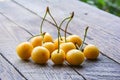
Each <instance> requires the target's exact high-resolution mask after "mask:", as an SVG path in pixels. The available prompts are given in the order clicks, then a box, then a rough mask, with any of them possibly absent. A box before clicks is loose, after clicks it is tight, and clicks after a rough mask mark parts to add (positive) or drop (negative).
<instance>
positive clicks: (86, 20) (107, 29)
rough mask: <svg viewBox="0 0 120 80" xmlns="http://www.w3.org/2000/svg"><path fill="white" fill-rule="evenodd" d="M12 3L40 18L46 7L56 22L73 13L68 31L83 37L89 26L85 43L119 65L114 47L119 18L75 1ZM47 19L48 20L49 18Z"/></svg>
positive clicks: (119, 52)
mask: <svg viewBox="0 0 120 80" xmlns="http://www.w3.org/2000/svg"><path fill="white" fill-rule="evenodd" d="M13 2H15V3H16V4H19V5H20V6H21V7H24V8H26V9H27V10H29V11H30V12H32V13H34V14H36V15H38V16H40V17H42V16H43V14H44V12H45V8H46V6H49V7H50V9H52V10H51V12H52V14H53V15H54V17H55V19H56V20H57V21H58V22H59V21H60V20H61V19H62V18H63V17H65V16H68V14H69V13H70V12H72V11H74V12H75V18H74V19H73V21H72V22H71V26H70V28H69V31H70V32H76V33H74V34H79V35H80V36H83V29H84V28H85V27H86V26H90V29H89V34H88V37H87V38H88V39H87V40H86V42H87V43H92V44H95V45H97V46H98V47H99V48H100V50H101V51H102V52H103V54H105V55H107V56H108V57H110V58H112V59H114V60H115V61H117V62H118V63H120V49H119V47H116V46H119V45H120V33H119V31H120V23H119V22H120V18H118V17H116V16H114V15H112V14H109V13H106V12H104V11H101V10H99V9H97V8H95V7H91V6H89V5H87V4H84V3H82V2H79V1H77V0H70V1H69V0H65V1H64V0H61V1H59V0H54V1H53V0H52V1H51V0H47V1H46V0H44V1H43V0H34V1H33V0H13ZM33 2H34V4H33ZM68 2H69V4H68ZM26 4H27V5H26ZM61 5H64V6H61ZM65 5H66V6H65ZM33 6H34V7H33ZM56 12H57V13H56ZM47 19H48V20H50V18H49V17H48V18H47ZM73 27H74V28H73ZM75 27H76V28H75Z"/></svg>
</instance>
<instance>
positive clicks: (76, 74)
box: [0, 0, 120, 80]
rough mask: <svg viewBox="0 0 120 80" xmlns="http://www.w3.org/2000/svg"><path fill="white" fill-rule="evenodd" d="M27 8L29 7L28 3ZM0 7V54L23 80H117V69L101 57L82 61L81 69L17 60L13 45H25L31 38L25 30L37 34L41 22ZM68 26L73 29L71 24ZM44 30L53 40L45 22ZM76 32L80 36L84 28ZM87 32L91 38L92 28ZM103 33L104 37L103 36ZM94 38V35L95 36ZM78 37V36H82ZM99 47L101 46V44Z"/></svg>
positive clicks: (28, 13)
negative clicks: (18, 72)
mask: <svg viewBox="0 0 120 80" xmlns="http://www.w3.org/2000/svg"><path fill="white" fill-rule="evenodd" d="M26 1H27V0H26ZM56 1H57V0H56ZM23 2H24V1H23ZM35 2H36V1H35ZM43 2H44V1H43ZM36 3H37V2H36ZM36 3H34V4H36ZM44 3H46V2H44ZM28 4H30V3H29V2H28ZM0 5H1V7H0V11H1V15H0V25H1V26H0V28H1V30H0V33H1V34H0V37H1V39H0V43H1V44H0V46H2V47H0V52H1V53H2V54H3V55H4V56H5V57H6V58H7V59H8V60H9V61H10V62H11V63H12V64H13V65H14V66H15V67H16V68H17V69H18V70H19V71H20V72H21V73H22V74H23V75H24V76H25V77H26V78H27V79H29V80H37V79H40V80H44V79H45V80H51V79H52V80H82V79H83V78H82V77H84V80H98V79H100V80H119V78H120V75H119V73H120V70H119V68H120V65H119V64H118V63H116V62H114V61H112V60H111V59H109V58H107V57H106V56H103V55H100V57H99V58H98V60H97V61H89V60H86V61H85V62H84V63H83V64H82V65H81V66H78V67H74V66H69V64H66V63H65V64H64V65H63V66H55V65H53V63H52V62H51V60H49V61H48V63H47V64H46V65H37V64H34V63H33V62H32V61H31V59H30V61H22V60H20V59H19V58H18V56H17V55H16V52H15V47H16V45H17V44H18V43H20V42H22V41H26V40H27V39H28V37H30V36H31V35H30V34H29V33H28V32H27V31H26V30H25V29H27V30H28V31H30V32H31V33H32V34H38V33H39V24H40V22H41V20H42V19H41V18H40V17H39V16H38V15H36V14H34V13H33V12H31V11H29V10H27V9H25V8H24V7H21V6H19V5H18V4H16V3H14V2H11V1H5V2H3V3H2V4H1V3H0ZM36 7H38V5H36ZM37 9H38V8H37ZM58 10H59V9H58ZM48 19H49V17H48ZM57 20H60V18H57ZM71 25H72V26H73V22H72V23H71ZM74 25H77V23H76V22H74ZM80 25H82V26H84V25H85V24H84V23H81V24H80ZM44 26H45V27H44V28H43V29H44V31H47V32H49V33H51V34H52V35H53V37H54V38H56V36H57V35H56V29H55V27H54V26H53V25H51V24H49V23H48V22H45V24H44ZM21 27H22V28H21ZM23 28H25V29H23ZM79 29H80V31H81V32H83V29H84V27H82V28H79ZM90 30H91V31H89V33H90V35H91V34H92V31H93V33H94V30H93V28H92V29H90ZM69 31H70V32H75V33H76V34H79V33H80V32H79V30H76V29H75V28H71V27H70V29H69ZM103 33H104V34H105V32H103ZM3 34H4V35H3ZM94 34H96V32H95V33H94ZM80 35H81V36H82V35H83V33H81V34H80ZM89 40H90V41H91V40H93V38H92V37H89V36H88V40H87V42H88V41H89ZM96 43H97V42H96ZM103 44H105V43H104V42H103ZM11 45H12V46H11ZM104 54H106V53H104ZM8 55H9V56H8Z"/></svg>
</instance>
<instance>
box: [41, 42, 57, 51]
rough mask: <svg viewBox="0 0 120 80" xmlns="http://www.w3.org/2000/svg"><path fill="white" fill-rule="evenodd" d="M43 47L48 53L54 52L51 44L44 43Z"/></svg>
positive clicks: (53, 46)
mask: <svg viewBox="0 0 120 80" xmlns="http://www.w3.org/2000/svg"><path fill="white" fill-rule="evenodd" d="M43 46H44V47H45V48H47V49H48V50H49V52H50V53H52V52H53V51H54V50H55V45H54V43H52V42H45V43H44V44H43Z"/></svg>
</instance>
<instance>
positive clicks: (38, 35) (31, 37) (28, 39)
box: [27, 35, 40, 41]
mask: <svg viewBox="0 0 120 80" xmlns="http://www.w3.org/2000/svg"><path fill="white" fill-rule="evenodd" d="M36 36H40V35H35V36H32V37H30V38H29V39H28V40H27V41H30V39H32V38H33V37H36Z"/></svg>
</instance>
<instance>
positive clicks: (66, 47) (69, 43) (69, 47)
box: [60, 42, 76, 53]
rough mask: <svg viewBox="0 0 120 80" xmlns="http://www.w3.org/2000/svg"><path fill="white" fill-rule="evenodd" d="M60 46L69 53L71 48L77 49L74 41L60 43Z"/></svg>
mask: <svg viewBox="0 0 120 80" xmlns="http://www.w3.org/2000/svg"><path fill="white" fill-rule="evenodd" d="M60 48H61V49H62V50H63V51H64V52H65V53H67V52H68V51H69V50H71V49H76V47H75V45H74V44H73V43H72V42H66V43H62V44H60Z"/></svg>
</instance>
